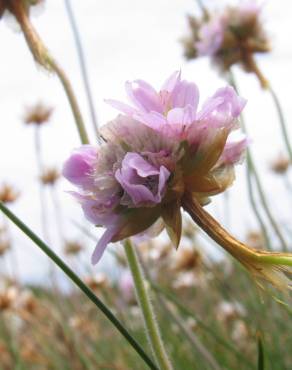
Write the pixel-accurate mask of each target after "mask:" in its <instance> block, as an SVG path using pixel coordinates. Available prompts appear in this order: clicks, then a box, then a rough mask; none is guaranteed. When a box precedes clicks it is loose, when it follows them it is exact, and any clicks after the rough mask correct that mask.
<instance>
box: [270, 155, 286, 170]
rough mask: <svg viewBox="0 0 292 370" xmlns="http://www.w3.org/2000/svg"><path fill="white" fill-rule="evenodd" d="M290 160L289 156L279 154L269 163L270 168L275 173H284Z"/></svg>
mask: <svg viewBox="0 0 292 370" xmlns="http://www.w3.org/2000/svg"><path fill="white" fill-rule="evenodd" d="M290 164H291V162H290V160H289V158H287V157H284V156H283V155H279V156H278V158H277V159H275V160H274V161H273V162H272V164H271V170H272V171H273V172H274V173H276V174H277V175H283V174H285V173H286V172H287V171H288V169H289V166H290Z"/></svg>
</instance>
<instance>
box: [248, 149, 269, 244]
mask: <svg viewBox="0 0 292 370" xmlns="http://www.w3.org/2000/svg"><path fill="white" fill-rule="evenodd" d="M246 161H247V166H246V179H247V189H248V197H249V201H250V204H251V207H252V209H253V211H254V214H255V216H256V218H257V220H258V223H259V225H260V229H261V231H262V234H263V237H264V240H265V242H266V245H267V247H268V249H272V246H271V242H270V238H269V235H268V231H267V228H266V225H265V223H264V221H263V219H262V216H261V214H260V212H259V211H258V208H257V204H256V200H255V196H254V192H253V186H252V176H253V168H254V167H253V162H252V159H251V154H250V150H249V149H247V155H246Z"/></svg>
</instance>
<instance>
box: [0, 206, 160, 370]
mask: <svg viewBox="0 0 292 370" xmlns="http://www.w3.org/2000/svg"><path fill="white" fill-rule="evenodd" d="M0 210H1V211H2V212H3V213H4V214H5V215H6V216H7V217H8V218H9V219H10V220H11V221H12V222H13V223H14V224H15V225H16V226H17V227H18V228H19V229H20V230H21V231H22V232H23V233H24V234H25V235H26V236H28V237H29V238H30V239H31V240H32V241H33V242H34V243H35V244H36V245H37V246H38V247H39V248H40V249H41V250H42V251H43V252H44V253H45V254H46V255H47V256H48V257H49V258H50V259H51V260H52V261H53V262H54V263H55V264H56V265H57V266H58V267H59V268H60V269H61V270H62V271H63V272H64V273H65V274H66V275H67V276H68V277H69V279H70V280H72V282H73V283H74V284H75V285H77V287H78V288H79V289H80V290H81V291H82V292H83V293H84V294H85V295H86V296H87V298H88V299H90V300H91V301H92V302H93V303H94V304H95V306H96V307H97V308H99V310H101V312H102V313H103V314H104V315H105V316H106V317H107V318H108V319H109V320H110V321H111V323H112V324H113V325H114V326H115V327H116V329H117V330H118V331H119V332H120V333H121V334H122V335H123V337H124V338H125V339H126V340H127V341H128V343H129V344H130V345H131V346H132V347H133V349H134V350H135V351H136V352H137V353H138V354H139V356H140V357H141V359H143V361H144V362H145V363H146V364H147V365H148V367H149V368H150V369H152V370H158V368H157V366H156V365H155V364H154V363H153V361H152V360H151V359H150V358H149V357H148V355H147V354H146V353H145V351H144V350H143V348H142V347H141V346H140V345H139V343H138V342H137V341H136V340H135V339H134V338H133V337H132V336H131V334H130V333H129V332H128V331H127V329H126V328H125V327H124V326H123V325H122V324H121V323H120V322H119V321H118V320H117V318H116V317H115V316H114V314H113V313H112V312H111V311H110V310H109V309H108V308H107V307H106V306H105V305H104V304H103V302H102V301H101V300H100V299H99V298H98V297H96V295H95V294H94V293H93V292H92V290H91V289H89V288H88V287H87V285H86V284H84V282H83V281H82V280H81V279H80V278H79V277H78V276H77V275H76V274H75V273H74V272H73V271H72V270H71V269H70V267H69V266H68V265H67V264H66V263H65V262H63V260H62V259H61V258H60V257H58V256H57V255H56V254H55V253H54V252H53V251H52V250H51V248H50V247H48V246H47V244H46V243H44V242H43V241H42V240H41V239H40V238H39V237H38V236H37V235H36V234H35V233H34V232H33V231H32V230H31V229H30V228H29V227H28V226H26V225H25V224H24V223H23V222H22V221H21V220H20V219H19V218H18V217H17V216H16V215H15V214H14V213H13V212H11V211H10V210H9V209H8V208H7V207H6V206H5V205H4V204H3V202H0Z"/></svg>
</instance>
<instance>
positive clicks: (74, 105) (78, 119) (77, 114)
mask: <svg viewBox="0 0 292 370" xmlns="http://www.w3.org/2000/svg"><path fill="white" fill-rule="evenodd" d="M48 63H49V65H50V67H51V68H52V70H53V71H54V72H55V73H56V75H57V76H58V78H59V80H60V82H61V84H62V85H63V88H64V91H65V93H66V95H67V98H68V101H69V104H70V107H71V110H72V113H73V116H74V118H75V123H76V126H77V130H78V133H79V136H80V140H81V142H82V144H89V137H88V135H87V131H86V129H85V124H84V122H83V118H82V115H81V111H80V109H79V105H78V102H77V99H76V96H75V94H74V91H73V88H72V85H71V82H70V80H69V79H68V77H67V75H66V73H65V71H64V70H63V69H62V68H61V67H60V66H59V65H58V63H57V62H56V61H55V60H54V59H53V58H48Z"/></svg>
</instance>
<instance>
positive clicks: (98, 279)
mask: <svg viewBox="0 0 292 370" xmlns="http://www.w3.org/2000/svg"><path fill="white" fill-rule="evenodd" d="M85 283H86V285H88V286H89V288H90V289H92V290H100V289H103V288H106V287H108V285H109V281H108V278H107V276H106V275H105V274H104V273H99V274H97V275H95V276H88V277H87V278H85Z"/></svg>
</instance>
